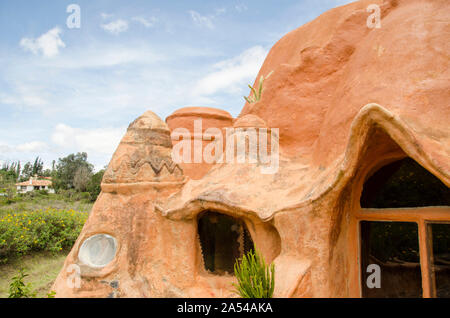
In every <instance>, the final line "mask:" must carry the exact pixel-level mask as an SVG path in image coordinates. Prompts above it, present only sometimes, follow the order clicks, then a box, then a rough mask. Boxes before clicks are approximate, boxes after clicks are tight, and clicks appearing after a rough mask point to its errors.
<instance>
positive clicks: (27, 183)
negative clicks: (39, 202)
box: [16, 178, 52, 187]
mask: <svg viewBox="0 0 450 318" xmlns="http://www.w3.org/2000/svg"><path fill="white" fill-rule="evenodd" d="M51 185H52V181H51V180H38V179H34V178H30V180H28V181H24V182H20V183H16V186H40V187H44V186H49V187H50V186H51Z"/></svg>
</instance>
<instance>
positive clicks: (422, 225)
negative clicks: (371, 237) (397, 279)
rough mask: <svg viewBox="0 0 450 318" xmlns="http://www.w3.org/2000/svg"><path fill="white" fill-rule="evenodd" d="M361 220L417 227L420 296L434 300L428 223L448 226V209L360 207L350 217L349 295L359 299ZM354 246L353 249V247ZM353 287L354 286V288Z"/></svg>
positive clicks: (439, 207) (449, 211)
mask: <svg viewBox="0 0 450 318" xmlns="http://www.w3.org/2000/svg"><path fill="white" fill-rule="evenodd" d="M361 221H392V222H415V223H417V226H418V233H419V256H420V270H421V273H422V297H423V298H431V297H436V286H435V281H434V278H433V276H434V274H433V272H432V257H433V255H432V245H431V244H432V242H431V238H430V237H428V230H427V228H428V224H431V223H450V207H444V206H443V207H441V206H431V207H417V208H389V209H363V208H360V209H358V210H357V211H356V213H355V214H354V217H353V218H352V223H353V224H352V226H351V229H352V232H353V233H352V235H351V237H353V240H352V242H353V243H354V244H351V245H353V246H350V248H351V253H352V252H353V253H357V255H352V258H353V259H354V263H353V265H352V267H353V270H352V272H353V273H354V275H353V278H352V280H353V283H352V285H353V286H355V287H354V288H352V291H351V292H352V294H353V296H357V295H356V293H358V294H359V297H362V288H361V277H362V273H361V265H360V264H361V260H360V258H361V236H360V235H361V233H360V222H361ZM355 245H356V246H355ZM356 286H357V287H356Z"/></svg>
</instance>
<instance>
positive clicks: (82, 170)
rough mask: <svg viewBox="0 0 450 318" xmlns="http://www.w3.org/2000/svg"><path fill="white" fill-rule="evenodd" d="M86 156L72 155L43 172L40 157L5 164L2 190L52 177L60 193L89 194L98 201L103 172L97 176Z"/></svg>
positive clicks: (0, 181)
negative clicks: (19, 183)
mask: <svg viewBox="0 0 450 318" xmlns="http://www.w3.org/2000/svg"><path fill="white" fill-rule="evenodd" d="M87 159H88V155H87V153H86V152H78V153H76V154H70V155H68V156H67V157H64V158H59V159H58V161H55V160H53V161H52V165H51V168H50V169H44V162H43V161H42V159H41V158H40V157H36V159H35V160H34V161H32V162H26V163H25V165H23V167H22V165H21V162H20V161H16V162H11V163H10V162H5V163H3V164H2V166H1V168H0V189H7V188H11V187H14V185H15V183H16V182H23V181H27V180H29V179H30V177H33V176H38V177H41V178H42V177H51V178H52V186H53V188H54V189H55V191H56V192H57V193H62V192H64V191H75V192H80V193H83V192H88V193H89V194H90V197H91V198H92V199H93V200H95V198H97V196H98V194H99V193H100V183H101V180H102V178H103V174H104V172H105V170H104V169H102V170H100V171H98V172H96V173H94V166H93V165H92V164H91V163H89V162H88V160H87Z"/></svg>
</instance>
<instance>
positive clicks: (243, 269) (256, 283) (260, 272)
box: [233, 251, 275, 298]
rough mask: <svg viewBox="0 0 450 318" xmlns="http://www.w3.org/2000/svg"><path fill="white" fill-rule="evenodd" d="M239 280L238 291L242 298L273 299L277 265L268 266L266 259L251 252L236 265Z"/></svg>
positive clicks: (235, 270) (235, 271)
mask: <svg viewBox="0 0 450 318" xmlns="http://www.w3.org/2000/svg"><path fill="white" fill-rule="evenodd" d="M234 273H235V275H236V278H237V280H238V285H236V284H233V285H234V286H235V287H236V291H237V292H238V293H239V294H240V295H241V297H242V298H272V295H273V291H274V288H275V265H274V264H271V265H270V266H269V265H266V263H265V262H264V258H263V257H262V256H261V255H260V254H259V253H258V252H256V253H255V252H253V251H250V252H248V253H247V255H244V256H243V257H242V260H240V261H239V260H237V261H236V263H235V264H234Z"/></svg>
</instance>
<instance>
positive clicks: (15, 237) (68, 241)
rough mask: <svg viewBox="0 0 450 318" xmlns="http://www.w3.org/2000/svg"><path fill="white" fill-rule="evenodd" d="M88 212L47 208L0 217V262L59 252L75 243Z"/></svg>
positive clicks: (8, 213) (4, 214)
mask: <svg viewBox="0 0 450 318" xmlns="http://www.w3.org/2000/svg"><path fill="white" fill-rule="evenodd" d="M87 216H88V215H87V213H82V212H76V211H74V210H57V209H51V208H48V209H46V210H37V211H32V212H2V214H1V215H0V263H5V262H7V260H8V258H10V257H15V256H20V255H25V254H28V253H30V252H34V251H50V252H53V253H56V252H58V251H60V250H62V249H63V248H70V247H72V245H73V244H74V243H75V240H76V239H77V237H78V235H79V233H80V232H81V229H82V227H83V225H84V223H85V221H86V219H87Z"/></svg>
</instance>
